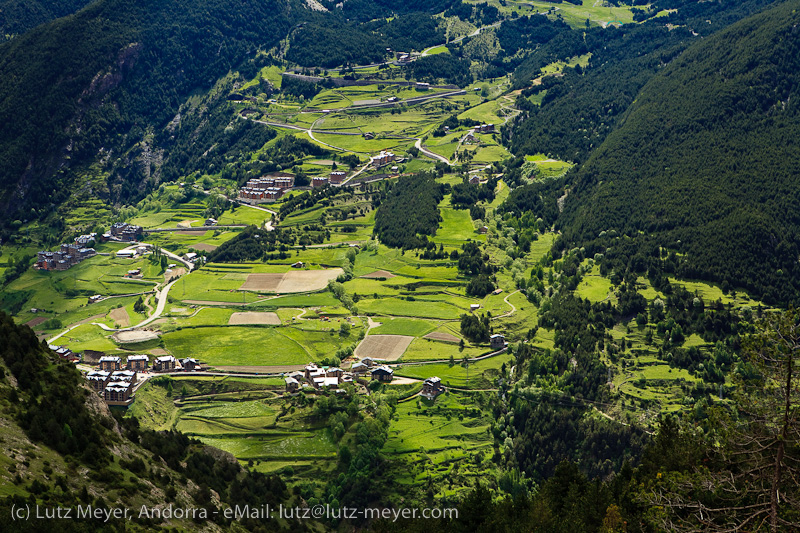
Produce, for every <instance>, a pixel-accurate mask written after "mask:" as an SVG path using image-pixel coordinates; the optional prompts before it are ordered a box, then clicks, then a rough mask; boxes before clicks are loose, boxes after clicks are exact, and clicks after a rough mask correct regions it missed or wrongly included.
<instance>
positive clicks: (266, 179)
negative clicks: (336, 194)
mask: <svg viewBox="0 0 800 533" xmlns="http://www.w3.org/2000/svg"><path fill="white" fill-rule="evenodd" d="M363 136H364V138H365V139H372V138H374V134H372V133H370V132H367V133H365V134H364V135H363ZM404 160H405V159H404V158H397V156H396V155H395V154H394V153H392V152H390V151H388V150H382V151H381V152H380V153H379V154H377V155H375V156H372V157H370V162H369V163H368V165H367V167H364V168H373V169H375V170H377V169H380V168H383V167H385V166H387V165H389V164H390V163H393V162H399V163H402V162H403V161H404ZM390 170H391V172H392V173H394V174H396V173H397V172H398V171H399V167H398V166H392V167H391V169H390ZM356 174H357V173H354V174H352V175H351V176H350V178H352V177H353V176H355V175H356ZM347 180H348V175H347V172H345V171H344V170H333V171H331V172H330V173H329V174H328V175H327V176H313V177H312V178H311V188H314V189H317V188H321V187H325V186H328V185H330V186H334V187H340V186H342V185H346V182H347ZM292 189H308V187H295V177H294V174H290V173H288V172H272V173H270V174H265V175H264V176H261V177H259V178H252V179H250V180H248V181H247V183H246V184H245V185H244V186H242V187H241V188H240V189H239V200H240V201H242V202H245V203H251V204H256V203H262V202H275V201H277V200H280V199H281V198H282V197H283V196H284V195H285V194H286V193H287V191H290V190H292Z"/></svg>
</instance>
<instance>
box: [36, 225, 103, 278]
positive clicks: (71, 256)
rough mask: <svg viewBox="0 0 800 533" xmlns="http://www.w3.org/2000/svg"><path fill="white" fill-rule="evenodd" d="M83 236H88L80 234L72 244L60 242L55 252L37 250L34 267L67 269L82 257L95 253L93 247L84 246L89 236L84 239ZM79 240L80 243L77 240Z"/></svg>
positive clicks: (82, 258)
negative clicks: (59, 246)
mask: <svg viewBox="0 0 800 533" xmlns="http://www.w3.org/2000/svg"><path fill="white" fill-rule="evenodd" d="M92 235H94V234H92ZM84 237H88V236H87V235H81V236H80V237H78V238H77V239H75V243H74V244H62V245H61V248H59V249H58V250H57V251H55V252H47V251H45V252H38V253H37V254H36V264H35V265H34V268H38V269H40V270H67V269H68V268H70V267H71V266H74V265H77V264H78V263H80V262H81V261H83V260H84V259H86V258H88V257H92V256H93V255H97V252H96V251H95V249H94V248H87V247H86V244H88V243H89V241H90V240H91V238H90V239H87V240H84ZM79 240H81V242H82V244H80V243H79V242H78V241H79Z"/></svg>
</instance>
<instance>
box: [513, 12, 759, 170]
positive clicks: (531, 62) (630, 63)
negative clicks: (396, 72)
mask: <svg viewBox="0 0 800 533" xmlns="http://www.w3.org/2000/svg"><path fill="white" fill-rule="evenodd" d="M773 4H775V2H774V1H771V0H745V1H742V2H737V3H735V4H733V3H722V2H693V1H688V0H658V1H656V2H654V3H653V6H652V11H653V12H658V11H661V10H666V9H669V10H673V11H671V12H670V13H669V14H668V15H667V16H662V17H657V18H653V19H650V20H647V21H645V22H643V23H642V24H627V25H624V26H621V27H619V28H614V27H609V28H598V27H593V28H587V29H583V28H581V29H567V28H566V27H561V28H559V29H560V31H559V32H558V33H557V34H555V35H554V36H553V37H552V38H551V39H549V40H544V39H541V38H540V39H539V42H541V43H542V45H541V46H540V47H538V48H537V49H536V50H535V51H533V52H532V53H530V54H527V55H525V56H523V59H522V60H521V62H519V60H518V62H517V64H519V66H516V64H514V63H512V64H511V65H512V66H516V69H515V70H514V84H515V86H516V87H518V88H522V89H524V90H523V96H525V97H529V96H532V95H539V94H541V93H543V94H544V96H543V98H542V101H541V106H540V107H537V106H534V105H532V104H531V103H530V102H528V101H527V100H526V99H520V100H518V106H519V107H521V108H523V109H525V113H523V114H522V115H520V116H519V117H518V119H517V121H516V124H515V126H514V128H513V129H510V130H508V131H506V132H505V133H504V135H506V136H507V137H510V142H511V150H512V151H513V152H514V153H516V154H523V153H537V152H541V153H546V154H552V155H553V156H554V157H558V158H561V159H565V160H569V161H574V162H578V163H580V162H583V161H586V159H587V157H588V156H589V154H591V152H592V151H593V150H594V149H596V148H597V147H598V146H600V144H601V143H602V142H603V140H604V139H605V138H606V136H607V135H608V134H609V133H610V132H611V131H613V130H614V128H615V127H616V126H617V123H618V120H619V118H620V117H622V116H623V115H624V113H625V111H626V110H627V109H628V107H629V106H630V105H631V103H632V102H633V101H634V99H635V98H636V95H637V93H638V92H639V90H640V89H641V88H642V87H643V86H644V84H645V83H647V81H648V80H650V78H652V77H653V76H654V75H655V74H657V73H658V72H660V71H661V70H663V69H664V67H665V66H666V65H668V64H669V63H670V62H671V61H672V60H673V59H675V58H676V57H677V56H678V55H679V54H680V53H681V52H682V51H683V50H685V49H686V48H687V47H688V46H691V45H692V44H693V43H695V42H698V41H700V40H702V39H703V38H704V37H706V36H709V35H712V34H713V33H714V32H716V31H719V30H720V29H722V28H725V27H726V26H728V25H729V24H731V23H732V22H735V21H737V20H740V19H742V18H744V17H747V16H749V15H751V14H752V13H754V12H757V11H759V10H761V9H764V8H765V7H767V6H769V5H773ZM537 18H541V17H537ZM517 24H519V23H517ZM528 26H530V24H528ZM511 27H512V26H511V25H509V24H504V25H503V26H502V27H501V30H502V31H501V32H499V37H500V38H501V43H503V47H504V48H506V47H509V49H510V50H513V46H514V45H515V44H516V43H517V42H518V40H519V38H518V37H517V38H516V39H512V37H513V36H514V33H513V32H509V30H510V29H511ZM547 29H548V28H547V27H545V28H536V27H531V28H529V30H530V31H534V30H535V33H533V34H532V35H534V34H535V35H546V33H545V32H544V30H547ZM506 33H511V36H510V37H506V38H505V41H503V40H502V39H503V36H504V34H506ZM506 43H507V44H506ZM583 54H588V55H589V57H588V64H587V65H586V67H576V68H567V69H565V70H564V72H563V76H547V77H545V78H544V79H543V80H542V83H541V84H540V85H532V86H531V84H530V83H531V79H532V78H535V77H537V76H538V75H539V73H540V69H541V68H542V67H545V66H546V65H548V64H550V63H552V62H553V61H559V60H567V59H569V58H571V57H575V56H581V55H583Z"/></svg>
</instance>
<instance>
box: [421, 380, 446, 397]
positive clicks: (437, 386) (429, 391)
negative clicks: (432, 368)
mask: <svg viewBox="0 0 800 533" xmlns="http://www.w3.org/2000/svg"><path fill="white" fill-rule="evenodd" d="M443 392H444V386H443V385H442V380H441V378H438V377H436V376H433V377H430V378H428V379H426V380H425V381H424V382H423V383H422V391H421V392H420V393H419V394H420V396H423V397H424V398H427V399H429V400H433V399H434V398H436V397H437V396H439V395H440V394H441V393H443Z"/></svg>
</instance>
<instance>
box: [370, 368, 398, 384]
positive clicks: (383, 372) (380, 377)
mask: <svg viewBox="0 0 800 533" xmlns="http://www.w3.org/2000/svg"><path fill="white" fill-rule="evenodd" d="M393 377H394V370H392V369H391V368H389V367H388V366H386V365H381V366H379V367H376V368H373V369H372V379H374V380H377V381H384V382H389V381H392V378H393Z"/></svg>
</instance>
